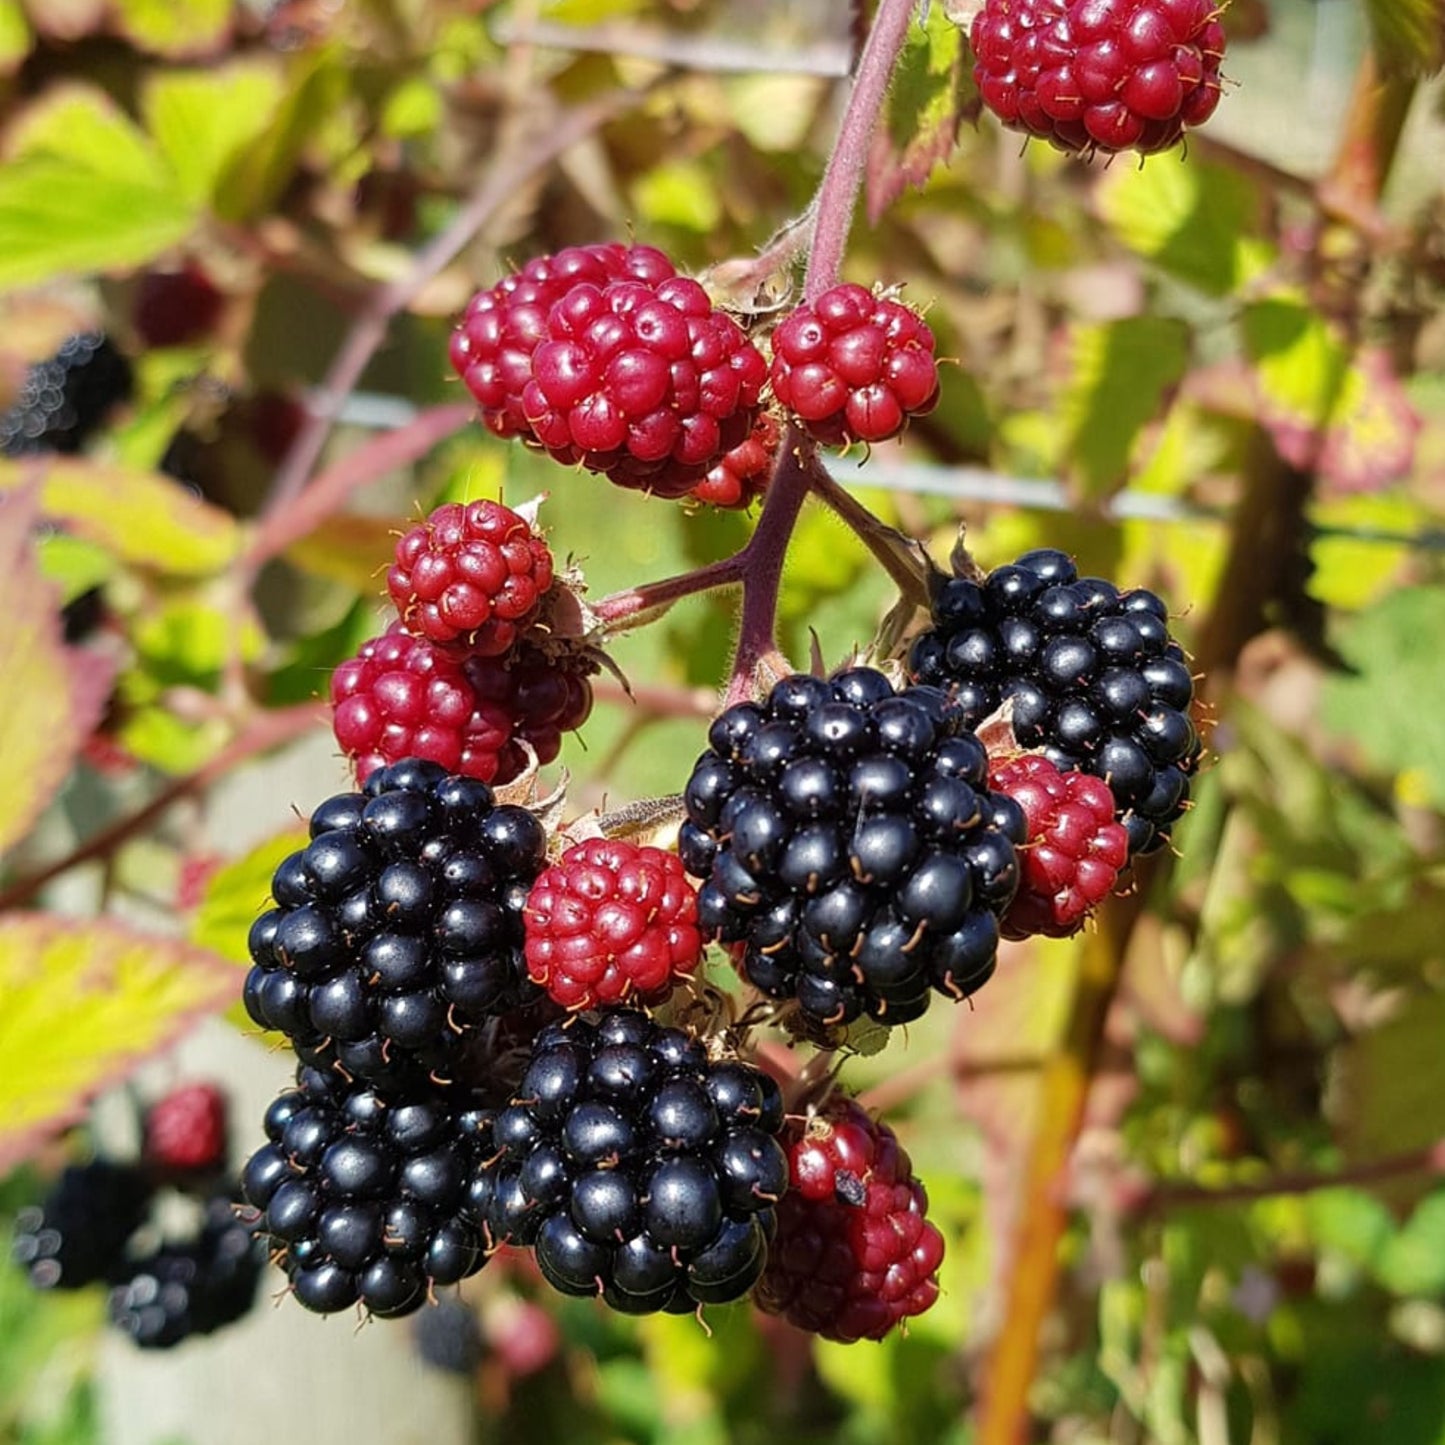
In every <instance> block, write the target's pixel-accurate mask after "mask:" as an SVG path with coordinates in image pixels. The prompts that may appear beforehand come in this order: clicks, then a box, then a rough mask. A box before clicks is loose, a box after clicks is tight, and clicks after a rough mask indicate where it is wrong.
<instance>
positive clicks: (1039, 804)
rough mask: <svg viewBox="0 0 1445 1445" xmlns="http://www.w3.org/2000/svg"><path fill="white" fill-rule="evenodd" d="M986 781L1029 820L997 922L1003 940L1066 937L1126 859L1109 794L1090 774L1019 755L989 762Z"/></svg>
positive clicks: (1122, 833)
mask: <svg viewBox="0 0 1445 1445" xmlns="http://www.w3.org/2000/svg"><path fill="white" fill-rule="evenodd" d="M989 787H991V788H992V789H993V790H994V791H995V792H999V793H1003V794H1005V795H1006V796H1008V797H1010V798H1012V799H1013V800H1014V802H1016V803H1017V804H1018V805H1019V807H1021V808H1022V809H1023V811H1024V817H1025V818H1026V819H1027V821H1028V829H1029V837H1028V842H1027V843H1025V844H1024V846H1023V847H1022V848H1020V849H1019V850H1018V856H1019V873H1020V878H1019V891H1018V892H1017V893H1016V894H1015V895H1014V901H1013V902H1012V903H1011V904H1010V905H1009V909H1008V912H1007V913H1006V914H1004V916H1003V919H1002V920H1001V925H1000V931H1001V932H1002V933H1003V936H1004V937H1005V938H1029V937H1031V936H1033V935H1035V934H1040V933H1041V934H1044V935H1045V936H1046V937H1049V938H1067V937H1068V936H1069V935H1070V934H1071V933H1077V932H1078V931H1079V929H1080V928H1082V927H1083V925H1084V920H1085V919H1086V918H1088V917H1089V915H1090V914H1091V913H1092V912H1093V911H1094V910H1095V909H1096V908H1097V907H1098V906H1099V904H1100V903H1102V902H1103V901H1104V899H1105V898H1107V897H1108V896H1109V893H1110V892H1111V891H1112V890H1113V887H1114V885H1115V883H1116V882H1117V881H1118V878H1119V870H1120V869H1121V868H1123V866H1124V865H1125V864H1126V863H1127V862H1128V861H1129V834H1128V832H1127V831H1126V830H1125V828H1124V827H1123V825H1122V824H1120V823H1116V822H1115V821H1114V811H1115V806H1114V795H1113V794H1112V793H1111V792H1110V791H1109V786H1108V784H1107V783H1105V782H1104V781H1103V779H1102V778H1096V777H1094V776H1093V775H1092V774H1091V773H1073V772H1070V773H1061V772H1060V771H1059V770H1058V768H1056V767H1055V766H1054V765H1053V763H1051V762H1050V761H1049V760H1048V759H1047V758H1046V757H1044V756H1042V755H1041V754H1037V753H1022V754H1020V755H1019V756H1017V757H1013V758H1009V759H1007V760H1005V761H1004V762H1001V763H995V764H994V766H993V767H992V769H991V770H990V774H989Z"/></svg>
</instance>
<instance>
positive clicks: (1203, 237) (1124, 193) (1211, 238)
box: [1096, 156, 1272, 296]
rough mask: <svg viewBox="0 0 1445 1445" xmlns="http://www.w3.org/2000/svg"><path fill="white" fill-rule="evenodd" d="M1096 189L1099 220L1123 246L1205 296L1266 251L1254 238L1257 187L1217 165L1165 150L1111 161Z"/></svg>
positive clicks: (1244, 275) (1260, 265)
mask: <svg viewBox="0 0 1445 1445" xmlns="http://www.w3.org/2000/svg"><path fill="white" fill-rule="evenodd" d="M1096 195H1097V198H1098V206H1099V211H1100V214H1101V215H1102V216H1103V218H1104V222H1105V224H1106V225H1107V226H1108V227H1109V228H1110V230H1112V231H1113V232H1114V234H1115V235H1116V236H1118V237H1119V239H1120V240H1121V241H1122V242H1123V243H1124V244H1125V245H1126V246H1128V247H1129V249H1130V250H1131V251H1133V252H1135V253H1136V254H1137V255H1140V256H1142V257H1144V258H1145V260H1148V261H1152V262H1153V263H1154V264H1155V265H1156V266H1158V267H1159V268H1160V269H1161V270H1163V271H1167V272H1168V273H1169V274H1170V275H1171V276H1175V277H1177V278H1178V279H1179V280H1181V281H1185V282H1187V283H1188V284H1189V285H1191V286H1196V287H1198V288H1199V289H1200V290H1201V291H1207V292H1209V293H1210V294H1211V295H1217V296H1222V295H1227V294H1228V293H1230V292H1232V291H1234V290H1236V289H1237V288H1238V287H1239V286H1240V285H1241V284H1242V283H1243V282H1244V281H1246V280H1248V279H1249V278H1250V277H1252V276H1254V275H1256V274H1257V273H1258V272H1260V271H1262V270H1263V269H1264V267H1265V265H1267V264H1268V262H1269V260H1270V259H1271V257H1272V249H1271V248H1270V247H1269V246H1268V244H1267V243H1266V242H1264V241H1262V240H1260V239H1259V234H1260V232H1259V225H1258V220H1257V217H1258V214H1259V211H1260V207H1261V199H1260V195H1259V192H1258V189H1257V188H1256V186H1255V184H1254V182H1253V181H1251V180H1250V179H1249V178H1248V177H1246V176H1244V175H1242V174H1240V173H1239V172H1238V171H1234V170H1230V169H1228V168H1226V167H1224V166H1215V165H1206V164H1204V163H1203V162H1200V161H1196V160H1193V159H1190V160H1184V161H1181V160H1179V159H1177V158H1176V157H1173V156H1160V157H1159V158H1158V159H1154V160H1150V161H1149V162H1148V163H1147V164H1146V165H1143V166H1124V165H1116V166H1113V167H1111V168H1110V169H1109V170H1108V171H1107V172H1106V173H1105V175H1104V177H1103V178H1102V180H1101V181H1100V182H1099V186H1098V190H1097V192H1096Z"/></svg>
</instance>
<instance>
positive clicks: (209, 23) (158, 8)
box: [112, 0, 234, 56]
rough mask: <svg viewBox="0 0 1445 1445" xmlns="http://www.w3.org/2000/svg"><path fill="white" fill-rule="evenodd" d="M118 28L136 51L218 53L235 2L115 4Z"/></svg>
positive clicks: (131, 0) (123, 0) (130, 0)
mask: <svg viewBox="0 0 1445 1445" xmlns="http://www.w3.org/2000/svg"><path fill="white" fill-rule="evenodd" d="M112 3H113V6H114V11H115V26H116V29H117V30H119V31H120V32H121V34H122V35H124V36H125V37H126V39H128V40H129V41H131V43H132V44H133V45H135V46H136V48H137V49H140V50H149V51H153V52H154V53H155V54H157V55H167V56H178V55H182V56H183V55H194V54H197V53H198V52H203V51H209V50H213V49H215V48H216V47H217V46H218V45H219V44H220V43H221V42H222V41H223V40H224V39H225V37H226V34H227V32H228V31H229V30H230V28H231V11H232V9H233V8H234V0H112Z"/></svg>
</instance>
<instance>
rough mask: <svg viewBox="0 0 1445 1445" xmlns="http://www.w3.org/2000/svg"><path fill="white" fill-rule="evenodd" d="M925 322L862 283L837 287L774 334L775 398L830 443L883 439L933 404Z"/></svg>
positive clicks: (934, 380) (933, 366) (934, 367)
mask: <svg viewBox="0 0 1445 1445" xmlns="http://www.w3.org/2000/svg"><path fill="white" fill-rule="evenodd" d="M933 348H934V341H933V332H932V331H931V330H930V329H929V327H928V323H927V322H926V321H924V319H923V318H922V317H921V316H920V315H919V314H918V313H917V312H916V311H913V310H910V309H909V308H908V307H907V306H904V305H903V304H902V303H901V302H898V301H893V300H890V299H889V298H887V297H885V296H875V295H874V294H873V293H872V292H871V291H868V290H866V289H865V288H864V287H862V286H854V285H849V284H845V285H841V286H834V287H832V288H831V289H830V290H827V291H825V292H823V294H822V295H821V296H819V297H818V298H817V299H816V300H815V301H813V302H811V303H808V304H804V305H802V306H799V307H798V309H797V310H796V311H794V312H793V313H792V314H791V315H789V316H788V317H786V318H785V319H784V320H783V321H782V322H781V323H780V324H779V326H778V329H777V330H776V331H774V332H773V365H772V382H773V394H774V395H775V396H776V397H777V399H778V401H779V402H781V403H782V405H783V406H785V407H787V408H788V410H789V411H791V412H793V413H794V414H795V415H796V416H797V417H798V419H799V420H800V421H801V422H802V424H803V427H804V429H805V430H806V431H807V432H808V433H809V434H810V435H811V436H813V437H815V438H816V439H817V440H818V441H820V442H824V443H826V444H827V445H830V446H833V445H842V444H844V443H847V442H853V441H862V442H881V441H886V440H887V439H888V438H889V437H895V436H897V435H898V433H899V432H901V431H902V430H903V426H904V423H905V422H906V421H907V420H908V418H909V417H910V416H921V415H922V414H923V413H924V412H928V411H932V410H933V408H934V406H935V405H936V404H937V402H938V364H937V362H936V361H935V360H934V357H933Z"/></svg>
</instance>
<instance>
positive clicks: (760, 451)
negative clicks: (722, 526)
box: [692, 411, 782, 511]
mask: <svg viewBox="0 0 1445 1445" xmlns="http://www.w3.org/2000/svg"><path fill="white" fill-rule="evenodd" d="M781 436H782V433H781V431H780V430H779V427H778V423H777V419H776V418H775V417H774V416H773V415H772V413H771V412H766V411H764V412H760V413H759V414H758V419H757V421H755V422H754V423H753V429H752V433H751V434H750V435H749V437H748V439H747V440H746V441H745V442H743V443H741V444H740V445H738V446H735V447H734V448H733V449H732V450H731V451H730V452H728V453H727V455H726V456H724V457H722V458H721V459H720V460H719V461H718V462H717V464H716V465H715V466H714V467H713V469H712V470H711V471H710V472H709V473H708V474H707V476H705V477H704V478H703V479H702V481H700V482H699V483H698V484H697V486H695V487H694V488H693V489H692V496H693V498H694V499H695V500H697V501H699V502H706V503H707V504H708V505H709V506H712V507H721V508H723V509H724V510H726V511H741V510H742V509H743V508H745V507H750V506H752V504H753V503H754V502H755V501H756V500H757V499H758V498H759V497H761V496H762V494H763V493H764V491H766V490H767V485H768V478H769V476H771V475H772V470H773V460H774V458H775V457H776V456H777V454H778V442H779V440H780V439H781Z"/></svg>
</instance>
